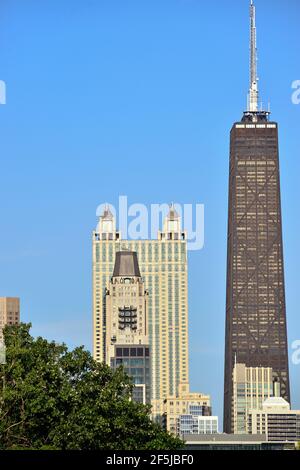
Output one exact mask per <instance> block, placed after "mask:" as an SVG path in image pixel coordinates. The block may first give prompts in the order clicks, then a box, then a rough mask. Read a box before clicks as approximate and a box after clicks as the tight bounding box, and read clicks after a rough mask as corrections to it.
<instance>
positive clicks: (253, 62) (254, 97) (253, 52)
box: [248, 0, 258, 112]
mask: <svg viewBox="0 0 300 470" xmlns="http://www.w3.org/2000/svg"><path fill="white" fill-rule="evenodd" d="M255 16H256V15H255V5H254V3H253V0H251V4H250V89H249V95H248V111H250V112H257V111H258V78H257V47H256V21H255V20H256V18H255Z"/></svg>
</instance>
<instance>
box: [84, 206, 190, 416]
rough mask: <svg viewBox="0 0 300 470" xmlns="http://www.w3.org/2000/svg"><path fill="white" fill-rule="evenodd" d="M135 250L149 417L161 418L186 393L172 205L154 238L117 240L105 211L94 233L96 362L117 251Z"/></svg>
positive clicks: (182, 242) (182, 271)
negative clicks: (147, 358)
mask: <svg viewBox="0 0 300 470" xmlns="http://www.w3.org/2000/svg"><path fill="white" fill-rule="evenodd" d="M124 249H127V250H129V251H136V252H137V255H138V263H139V267H140V270H141V275H142V277H143V279H144V281H145V288H146V289H147V291H148V292H149V299H148V334H149V344H150V355H151V368H152V374H151V383H152V405H153V414H154V415H162V414H163V401H164V399H165V398H167V397H169V396H174V395H175V396H178V395H179V394H181V392H182V393H188V392H189V371H188V363H189V362H188V361H189V358H188V291H187V289H188V285H187V284H188V280H187V241H186V233H185V232H184V231H182V230H181V221H180V217H179V216H178V214H177V213H176V211H175V209H174V207H173V206H172V207H171V208H170V211H169V214H168V216H167V217H166V219H165V221H164V226H163V230H162V231H159V232H158V238H157V240H121V234H120V233H119V232H118V231H117V230H116V221H115V219H114V217H113V216H112V214H111V212H110V210H109V209H108V208H107V209H106V210H105V211H104V214H103V215H102V216H101V217H100V220H99V224H98V226H97V229H96V231H94V232H93V322H94V343H93V344H94V349H93V353H94V358H95V359H96V360H97V361H105V360H106V351H105V344H106V334H107V330H106V329H107V318H106V310H105V289H106V288H108V286H109V282H110V278H111V276H112V274H113V269H114V263H115V256H116V252H118V251H122V250H124Z"/></svg>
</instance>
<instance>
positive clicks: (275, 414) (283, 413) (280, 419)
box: [248, 397, 300, 442]
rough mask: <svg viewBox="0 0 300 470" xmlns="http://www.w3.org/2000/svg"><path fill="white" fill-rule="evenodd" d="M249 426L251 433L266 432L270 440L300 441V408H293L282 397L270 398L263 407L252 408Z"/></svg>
mask: <svg viewBox="0 0 300 470" xmlns="http://www.w3.org/2000/svg"><path fill="white" fill-rule="evenodd" d="M248 427H249V433H251V434H258V433H259V434H264V435H265V436H266V439H267V441H269V442H297V441H300V410H291V407H290V404H289V403H288V402H287V401H286V400H284V399H283V398H281V397H271V398H268V399H267V400H266V401H265V402H264V403H263V406H262V409H256V410H250V411H249V415H248Z"/></svg>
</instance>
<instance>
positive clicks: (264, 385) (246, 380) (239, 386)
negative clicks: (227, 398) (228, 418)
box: [232, 364, 275, 434]
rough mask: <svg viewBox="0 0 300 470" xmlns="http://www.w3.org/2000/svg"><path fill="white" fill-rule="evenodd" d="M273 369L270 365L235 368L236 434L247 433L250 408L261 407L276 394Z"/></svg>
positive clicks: (234, 403)
mask: <svg viewBox="0 0 300 470" xmlns="http://www.w3.org/2000/svg"><path fill="white" fill-rule="evenodd" d="M274 385H275V384H274V381H273V371H272V369H271V368H270V367H246V366H245V364H235V366H234V368H233V407H232V413H233V417H232V422H233V432H234V434H247V433H248V432H249V431H248V413H249V410H250V409H261V408H262V405H263V402H264V401H265V400H266V399H268V398H270V397H272V396H273V394H274Z"/></svg>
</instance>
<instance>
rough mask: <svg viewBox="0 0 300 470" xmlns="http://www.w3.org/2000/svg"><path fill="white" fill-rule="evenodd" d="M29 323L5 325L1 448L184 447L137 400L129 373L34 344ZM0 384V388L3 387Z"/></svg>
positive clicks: (76, 353)
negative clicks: (153, 420)
mask: <svg viewBox="0 0 300 470" xmlns="http://www.w3.org/2000/svg"><path fill="white" fill-rule="evenodd" d="M30 327H31V325H30V324H20V325H18V326H6V327H5V329H4V338H5V344H6V359H7V364H6V365H2V366H0V368H1V373H0V377H1V379H2V380H1V381H2V384H3V387H0V448H1V449H11V448H15V449H17V448H30V449H45V448H47V449H82V450H83V449H84V450H146V449H149V450H156V449H157V450H169V449H179V448H181V447H182V445H183V443H182V441H181V440H180V439H178V438H176V437H173V436H171V435H170V434H168V433H166V432H165V431H164V430H163V429H162V428H161V427H160V426H159V425H157V424H155V423H153V422H152V421H151V420H150V416H149V414H150V407H149V406H144V405H142V404H138V403H135V402H133V401H131V399H130V397H131V392H132V383H131V380H130V379H129V377H128V376H126V374H125V373H124V371H123V369H122V368H119V369H117V370H116V371H113V370H111V369H110V368H109V367H108V366H107V365H105V364H99V363H97V362H95V361H94V360H93V358H92V356H91V354H90V353H89V352H87V351H85V350H84V348H83V347H79V348H76V349H74V350H73V351H68V349H67V347H66V346H65V345H64V344H62V345H60V344H56V343H54V342H48V341H47V340H45V339H43V338H40V337H39V338H37V339H34V338H33V337H32V336H31V335H30V333H29V330H30ZM1 381H0V384H1Z"/></svg>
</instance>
